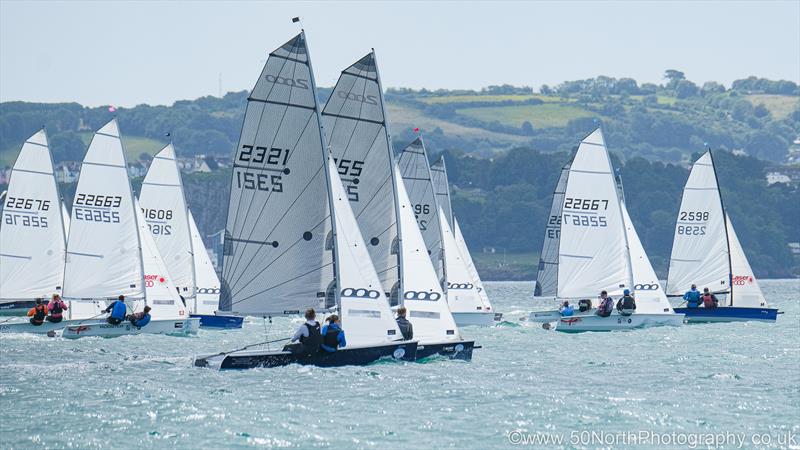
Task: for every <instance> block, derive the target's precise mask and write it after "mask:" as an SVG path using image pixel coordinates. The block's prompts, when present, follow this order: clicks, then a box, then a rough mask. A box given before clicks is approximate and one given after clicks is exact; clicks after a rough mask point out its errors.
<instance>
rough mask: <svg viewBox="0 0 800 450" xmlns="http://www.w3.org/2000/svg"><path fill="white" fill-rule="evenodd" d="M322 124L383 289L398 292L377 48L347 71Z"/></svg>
mask: <svg viewBox="0 0 800 450" xmlns="http://www.w3.org/2000/svg"><path fill="white" fill-rule="evenodd" d="M322 125H323V128H324V130H325V133H326V135H327V138H328V148H329V149H330V151H331V153H332V155H333V158H334V160H335V161H336V166H337V173H338V174H339V175H340V177H341V179H342V182H343V183H345V190H346V191H347V196H348V198H349V199H350V203H351V207H352V208H353V214H355V216H356V219H357V220H358V225H359V227H360V229H361V233H362V234H363V235H364V237H365V239H366V242H367V244H368V249H369V254H370V256H371V257H372V261H373V263H374V264H375V269H376V270H377V271H378V276H379V277H380V279H381V284H382V285H383V287H384V292H393V291H394V289H395V288H396V286H395V285H396V283H397V281H398V277H399V269H398V264H399V262H398V255H397V252H396V251H395V249H396V245H397V244H396V240H397V218H396V205H395V199H394V192H393V189H394V186H393V184H394V180H393V177H392V164H393V154H392V149H391V147H390V145H389V137H388V131H387V129H386V117H385V116H384V108H383V97H382V92H381V85H380V79H379V77H378V68H377V64H376V62H375V54H374V52H370V53H369V54H367V55H366V56H364V57H363V58H361V59H359V60H358V61H356V62H355V63H354V64H353V65H351V66H350V67H348V68H347V69H345V70H343V71H342V73H341V75H340V77H339V80H338V81H337V83H336V86H335V87H334V88H333V92H331V96H330V98H329V99H328V102H327V103H326V104H325V108H324V109H323V110H322Z"/></svg>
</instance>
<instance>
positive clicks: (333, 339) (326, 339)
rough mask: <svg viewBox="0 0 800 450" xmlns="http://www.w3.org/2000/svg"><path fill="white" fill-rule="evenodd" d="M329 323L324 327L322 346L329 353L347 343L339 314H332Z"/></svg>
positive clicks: (328, 319)
mask: <svg viewBox="0 0 800 450" xmlns="http://www.w3.org/2000/svg"><path fill="white" fill-rule="evenodd" d="M325 320H326V321H327V322H328V323H327V324H326V325H325V326H323V327H322V345H320V348H321V349H322V350H325V351H326V352H328V353H333V352H335V351H336V349H338V348H339V347H344V346H346V345H347V341H346V340H345V339H344V330H342V327H341V323H340V322H339V316H337V315H336V314H332V315H331V316H329V317H328V318H327V319H325Z"/></svg>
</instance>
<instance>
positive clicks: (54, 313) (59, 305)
mask: <svg viewBox="0 0 800 450" xmlns="http://www.w3.org/2000/svg"><path fill="white" fill-rule="evenodd" d="M68 308H69V307H68V306H67V304H66V303H64V300H61V296H60V295H58V294H53V299H52V300H50V303H48V304H47V312H49V313H50V315H48V316H47V321H48V322H52V323H58V322H61V321H62V320H64V314H63V313H64V311H66V310H67V309H68Z"/></svg>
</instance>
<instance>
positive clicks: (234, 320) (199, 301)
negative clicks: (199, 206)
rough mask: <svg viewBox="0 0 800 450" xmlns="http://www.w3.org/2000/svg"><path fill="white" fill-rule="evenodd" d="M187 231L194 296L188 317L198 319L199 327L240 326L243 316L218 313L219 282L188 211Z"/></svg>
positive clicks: (192, 217) (195, 224)
mask: <svg viewBox="0 0 800 450" xmlns="http://www.w3.org/2000/svg"><path fill="white" fill-rule="evenodd" d="M189 232H190V233H191V238H192V253H193V254H192V258H193V260H194V271H195V278H194V280H195V291H194V292H195V297H194V299H193V301H192V302H191V303H192V306H191V307H190V311H191V312H192V313H191V314H190V317H198V318H199V319H200V327H201V328H241V327H242V322H243V321H244V317H241V316H234V315H225V314H219V313H218V311H217V310H218V309H219V293H220V282H219V277H218V276H217V272H216V270H214V265H213V264H212V263H211V258H209V257H208V252H207V251H206V246H205V244H204V243H203V238H201V237H200V231H199V230H198V229H197V223H195V221H194V216H193V215H192V212H191V211H189Z"/></svg>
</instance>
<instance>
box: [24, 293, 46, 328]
mask: <svg viewBox="0 0 800 450" xmlns="http://www.w3.org/2000/svg"><path fill="white" fill-rule="evenodd" d="M46 316H47V306H46V305H45V304H43V303H42V299H40V298H37V299H36V305H34V307H33V308H31V309H29V310H28V317H30V318H31V325H36V326H37V327H38V326H39V325H41V324H43V323H44V318H45V317H46Z"/></svg>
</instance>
